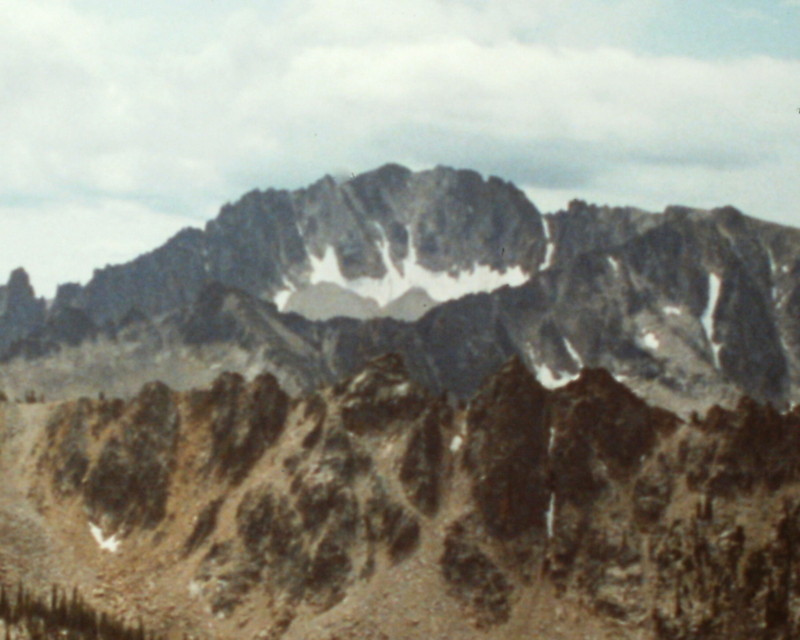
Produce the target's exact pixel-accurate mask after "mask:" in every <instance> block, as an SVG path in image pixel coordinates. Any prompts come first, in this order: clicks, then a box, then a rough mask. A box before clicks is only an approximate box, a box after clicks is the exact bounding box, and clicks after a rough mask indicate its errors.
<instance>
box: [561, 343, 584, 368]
mask: <svg viewBox="0 0 800 640" xmlns="http://www.w3.org/2000/svg"><path fill="white" fill-rule="evenodd" d="M564 346H565V347H566V348H567V351H568V352H569V357H570V358H572V361H573V362H574V363H575V364H576V365H577V367H578V368H581V367H583V359H582V358H581V356H580V354H579V353H578V352H577V351H576V350H575V347H573V346H572V343H571V342H570V341H569V338H564Z"/></svg>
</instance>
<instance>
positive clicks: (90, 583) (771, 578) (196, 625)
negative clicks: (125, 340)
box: [0, 355, 800, 640]
mask: <svg viewBox="0 0 800 640" xmlns="http://www.w3.org/2000/svg"><path fill="white" fill-rule="evenodd" d="M2 410H3V420H4V425H5V427H4V429H5V430H4V432H3V442H4V444H3V446H2V448H0V453H1V454H2V456H3V464H4V469H6V471H7V478H8V482H7V484H6V489H5V491H16V492H18V495H19V496H25V498H24V501H27V502H28V503H30V504H31V505H33V506H35V508H36V510H37V512H38V514H39V515H38V516H37V518H36V519H33V520H31V522H32V523H33V524H31V525H28V526H32V527H33V530H35V531H39V530H41V531H42V532H43V533H42V534H41V535H46V536H48V537H49V539H50V540H51V541H52V542H51V544H50V545H49V547H48V550H47V551H46V553H47V554H48V555H47V562H44V563H43V564H44V565H45V566H48V567H50V571H52V572H53V575H69V576H71V579H72V580H73V583H74V584H76V585H77V586H79V587H80V588H81V590H82V592H83V593H86V594H89V596H88V597H89V602H90V604H92V605H94V606H95V607H97V608H99V609H100V610H103V609H104V608H105V609H106V610H109V609H110V613H120V612H123V613H124V614H125V616H127V617H128V618H129V619H135V618H136V616H140V615H141V616H143V618H144V619H145V622H147V623H148V626H150V627H151V628H153V629H154V630H156V631H162V632H171V633H187V634H191V635H192V637H196V638H200V637H214V638H227V637H230V638H233V637H236V638H249V637H254V638H255V637H258V638H267V637H269V638H278V637H285V638H287V639H288V638H326V639H332V638H335V637H351V638H383V637H386V638H388V637H397V636H398V635H402V636H403V637H409V638H430V637H436V638H439V637H441V638H484V637H485V638H512V639H513V638H523V637H524V638H527V637H530V635H531V634H532V633H538V634H541V635H544V636H546V637H555V638H562V637H563V638H568V637H578V636H577V634H579V633H591V634H594V635H593V636H592V637H598V638H612V637H613V638H665V639H666V638H697V639H698V640H699V639H711V638H719V639H722V638H726V639H727V638H743V639H744V638H777V637H785V638H790V637H795V635H797V634H798V633H800V618H798V615H797V608H796V607H794V604H793V603H794V599H795V598H796V586H797V584H800V583H798V582H797V580H796V578H797V576H800V559H799V558H797V557H796V555H797V554H795V552H794V551H793V549H794V545H795V542H796V539H797V537H798V531H797V530H796V529H797V528H798V526H800V525H798V522H800V520H799V519H798V518H799V517H800V516H798V513H800V507H798V505H797V504H796V494H797V490H798V479H799V478H800V458H798V456H797V455H795V452H796V451H800V447H799V446H798V445H800V442H797V439H798V437H800V436H798V435H797V434H798V433H800V413H798V412H797V411H794V412H790V413H784V414H781V413H778V412H777V411H775V410H774V409H772V408H770V407H767V406H763V405H760V404H758V403H756V402H754V401H752V400H750V399H743V400H742V401H741V402H740V403H739V405H738V407H737V408H736V409H735V410H725V409H720V408H714V409H712V410H711V411H710V412H709V413H708V415H707V416H706V417H704V418H699V417H696V416H695V417H694V418H693V419H692V420H689V421H687V422H684V421H682V420H680V419H679V418H678V417H676V416H675V415H674V414H671V413H669V412H667V411H665V410H663V409H659V408H654V407H652V406H650V405H648V404H647V403H645V402H644V401H643V400H641V399H640V398H639V397H637V396H636V395H635V394H633V393H632V392H631V391H630V390H628V389H627V388H626V387H625V386H623V385H622V384H620V383H619V382H617V381H616V380H614V379H613V377H612V376H611V375H609V374H608V373H607V372H606V371H605V370H602V369H587V370H585V371H583V372H582V373H581V375H580V376H579V377H578V378H577V379H576V380H574V381H573V382H571V383H570V384H567V385H566V386H563V387H561V388H559V389H555V390H549V389H546V388H545V387H543V386H542V385H541V384H540V383H539V382H538V381H537V380H536V378H535V377H534V376H533V375H532V374H531V373H530V372H529V371H528V370H527V368H526V367H525V366H524V364H523V363H522V362H521V361H520V360H519V359H518V358H513V359H511V360H510V361H508V362H507V363H506V364H505V365H504V366H503V367H501V368H500V370H499V371H498V372H497V373H496V374H494V375H493V376H490V377H489V378H488V379H486V381H485V382H484V383H483V384H482V385H481V386H480V388H479V390H478V391H477V393H476V394H475V395H474V396H473V397H472V398H471V399H470V401H469V403H468V404H467V405H462V404H459V403H451V402H447V399H446V398H443V397H436V396H433V395H431V394H430V393H429V392H427V391H426V390H425V389H424V388H423V387H421V386H419V385H417V384H416V383H415V382H413V380H412V379H411V378H410V377H409V374H408V371H407V370H406V368H405V366H404V364H403V361H402V359H401V358H400V357H398V356H395V355H389V356H384V357H382V358H379V359H377V360H375V361H373V362H371V363H370V364H369V365H368V366H367V367H366V368H365V369H364V370H363V371H361V372H359V373H357V374H355V375H353V376H351V377H350V378H348V379H346V380H343V381H342V382H340V383H339V384H337V385H335V386H333V387H328V388H325V389H322V390H320V391H319V392H318V393H315V394H313V395H310V396H306V397H304V398H301V399H292V398H290V397H289V396H287V394H286V393H285V392H283V391H282V390H281V389H280V387H279V385H278V384H277V382H276V380H275V379H274V378H273V377H272V376H269V375H264V376H260V377H258V378H256V379H254V380H253V381H252V382H246V381H245V380H244V379H243V378H242V377H241V376H239V375H236V374H230V373H226V374H223V375H221V376H220V377H219V378H218V379H217V380H216V381H215V382H214V384H213V385H211V386H210V387H209V388H207V389H204V390H195V391H191V392H176V391H173V390H171V389H169V388H168V387H166V386H165V385H163V384H161V383H152V384H148V385H146V386H145V387H143V388H142V390H141V391H140V393H139V394H138V395H137V396H136V397H134V398H133V399H132V400H130V401H122V400H113V399H98V400H90V399H81V400H78V401H71V402H67V403H61V404H56V405H52V406H49V407H47V406H42V405H15V404H6V405H5V406H4V407H3V408H2ZM25 416H27V418H25ZM23 418H24V419H25V420H26V421H27V422H26V423H27V427H26V429H24V430H21V429H18V428H15V427H14V425H15V424H16V425H19V424H21V421H25V420H23ZM0 498H2V496H0ZM0 508H3V509H7V508H8V506H7V505H4V504H3V503H2V500H0ZM9 535H10V534H9V529H8V528H6V529H0V536H3V541H4V544H6V543H8V544H12V543H13V544H18V542H13V541H14V540H16V538H8V536H9ZM93 537H94V539H93ZM9 540H11V542H9ZM67 543H68V544H67ZM7 548H10V547H7ZM59 549H61V550H62V551H59ZM66 549H69V552H67V551H66ZM24 557H25V554H24V553H21V554H19V558H18V559H17V560H18V561H19V559H20V558H24ZM7 577H8V576H7ZM11 578H12V579H13V576H11ZM114 594H124V596H122V598H121V599H120V598H118V597H117V596H116V595H114Z"/></svg>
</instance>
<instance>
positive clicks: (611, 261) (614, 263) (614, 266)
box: [606, 256, 620, 276]
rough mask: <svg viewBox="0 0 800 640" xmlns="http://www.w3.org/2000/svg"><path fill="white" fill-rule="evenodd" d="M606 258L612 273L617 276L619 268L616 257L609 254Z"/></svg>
mask: <svg viewBox="0 0 800 640" xmlns="http://www.w3.org/2000/svg"><path fill="white" fill-rule="evenodd" d="M606 260H608V264H610V265H611V268H612V269H613V270H614V275H615V276H618V275H619V270H620V266H619V260H617V259H616V258H612V257H611V256H608V257H607V258H606Z"/></svg>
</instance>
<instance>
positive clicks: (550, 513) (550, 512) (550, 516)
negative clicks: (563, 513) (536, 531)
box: [546, 491, 556, 538]
mask: <svg viewBox="0 0 800 640" xmlns="http://www.w3.org/2000/svg"><path fill="white" fill-rule="evenodd" d="M546 519H547V537H548V538H552V537H553V527H554V525H555V523H556V494H555V491H551V492H550V506H549V507H548V508H547V514H546Z"/></svg>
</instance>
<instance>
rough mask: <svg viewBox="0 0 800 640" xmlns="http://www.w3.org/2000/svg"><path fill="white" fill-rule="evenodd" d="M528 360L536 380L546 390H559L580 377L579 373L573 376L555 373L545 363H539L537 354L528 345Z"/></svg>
mask: <svg viewBox="0 0 800 640" xmlns="http://www.w3.org/2000/svg"><path fill="white" fill-rule="evenodd" d="M528 359H529V360H530V363H531V366H532V367H533V370H534V373H535V374H536V379H537V380H538V381H539V383H540V384H541V385H542V386H543V387H545V388H546V389H558V388H559V387H563V386H564V385H565V384H568V383H570V382H572V381H573V380H575V379H576V378H577V377H578V374H577V373H576V374H574V375H572V374H569V373H567V372H565V371H553V370H552V369H551V368H550V367H548V366H547V365H546V364H545V363H544V362H542V363H540V362H538V361H537V358H536V352H535V351H534V350H533V346H531V345H528Z"/></svg>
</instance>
